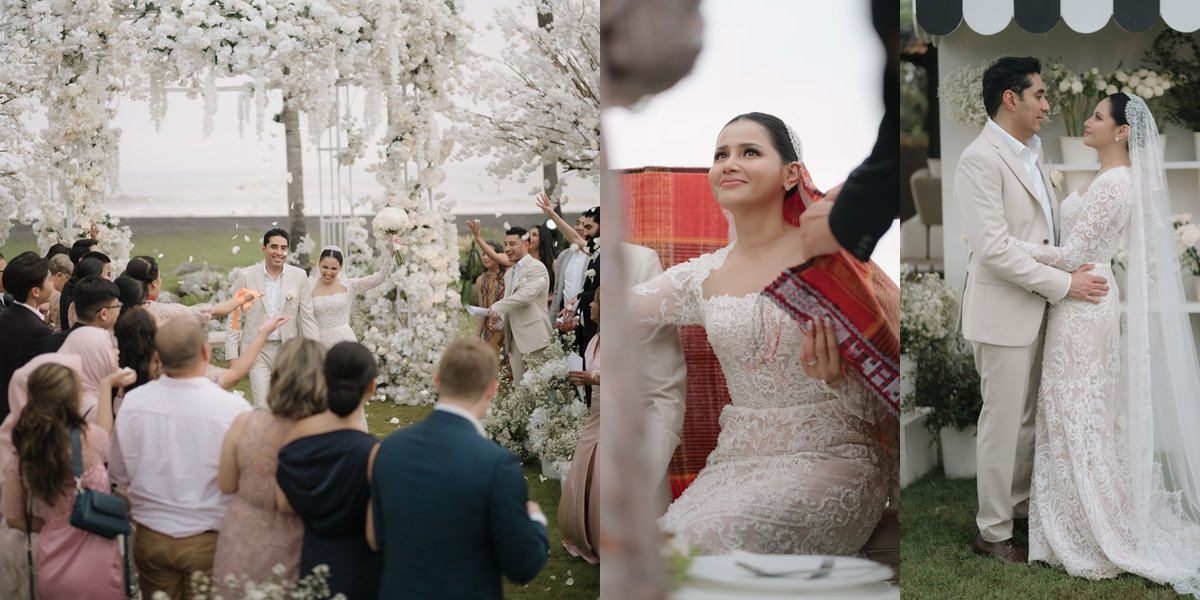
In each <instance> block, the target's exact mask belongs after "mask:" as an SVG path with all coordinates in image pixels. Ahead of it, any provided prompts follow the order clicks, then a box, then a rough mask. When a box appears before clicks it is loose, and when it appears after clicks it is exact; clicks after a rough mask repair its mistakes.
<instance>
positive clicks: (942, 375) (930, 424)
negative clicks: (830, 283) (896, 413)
mask: <svg viewBox="0 0 1200 600" xmlns="http://www.w3.org/2000/svg"><path fill="white" fill-rule="evenodd" d="M902 282H903V285H902V287H901V290H902V295H901V299H900V304H901V306H900V311H901V312H900V315H901V317H900V340H901V348H902V350H903V354H904V356H906V357H907V358H908V360H909V361H910V364H912V365H913V366H912V368H911V369H910V370H909V371H908V372H906V373H905V387H906V390H905V393H904V394H903V407H904V409H905V411H907V412H909V413H912V412H914V411H920V412H922V413H923V414H924V422H923V423H922V426H923V427H924V428H925V430H926V431H927V432H929V434H930V436H932V437H931V440H932V439H938V438H940V440H941V444H942V465H943V467H944V468H945V470H946V476H948V477H970V476H973V475H974V474H975V423H976V422H977V421H978V420H979V411H980V409H981V408H982V406H983V398H982V395H981V394H980V389H979V375H978V373H977V372H976V371H975V363H974V359H973V357H972V355H971V352H970V350H969V348H968V347H967V344H966V342H965V341H964V340H963V339H962V338H961V337H960V336H959V335H958V332H957V331H956V329H955V327H954V323H955V320H956V319H957V316H958V298H957V294H956V293H955V292H954V290H952V289H950V288H949V287H948V286H946V285H945V283H944V282H942V279H941V277H939V276H938V275H937V274H934V273H924V274H914V273H912V272H910V271H905V272H904V273H903V275H902ZM921 409H925V410H921Z"/></svg>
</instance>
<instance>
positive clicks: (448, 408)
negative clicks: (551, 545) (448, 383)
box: [433, 402, 548, 527]
mask: <svg viewBox="0 0 1200 600" xmlns="http://www.w3.org/2000/svg"><path fill="white" fill-rule="evenodd" d="M433 410H440V411H443V412H448V413H450V414H452V415H458V416H460V417H462V418H464V419H466V420H467V421H468V422H470V423H471V425H473V426H474V427H475V431H478V432H479V435H480V437H484V438H487V437H488V434H487V431H486V430H484V428H483V423H480V422H479V419H476V418H475V415H473V414H471V413H469V412H467V411H466V410H464V409H462V408H459V407H457V406H452V405H449V404H443V403H441V402H438V403H437V404H434V405H433ZM488 439H491V438H488ZM529 520H531V521H537V522H538V523H541V524H542V526H543V527H548V525H547V521H546V515H545V514H544V513H540V512H536V513H533V514H532V515H529Z"/></svg>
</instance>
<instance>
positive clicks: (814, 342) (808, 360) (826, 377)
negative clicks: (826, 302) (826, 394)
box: [800, 318, 845, 384]
mask: <svg viewBox="0 0 1200 600" xmlns="http://www.w3.org/2000/svg"><path fill="white" fill-rule="evenodd" d="M800 364H801V366H803V367H804V373H805V374H807V375H808V376H809V377H812V378H813V379H820V380H822V381H824V382H825V383H830V384H833V383H837V382H839V381H841V380H842V377H844V376H845V375H844V374H843V373H842V356H841V353H840V352H838V345H837V335H836V334H835V333H834V331H833V322H832V321H830V320H829V319H828V318H824V319H813V320H812V321H809V322H808V327H807V328H805V335H804V341H803V342H801V343H800Z"/></svg>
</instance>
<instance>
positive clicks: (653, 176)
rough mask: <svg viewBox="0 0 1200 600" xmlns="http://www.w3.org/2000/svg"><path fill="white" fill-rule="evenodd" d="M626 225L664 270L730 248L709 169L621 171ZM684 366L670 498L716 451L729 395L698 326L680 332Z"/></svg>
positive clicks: (630, 237) (631, 237) (629, 235)
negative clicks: (682, 407) (683, 406)
mask: <svg viewBox="0 0 1200 600" xmlns="http://www.w3.org/2000/svg"><path fill="white" fill-rule="evenodd" d="M621 182H622V185H623V187H624V190H625V198H626V199H627V201H626V204H625V206H626V215H625V222H626V224H627V226H628V232H627V234H626V239H627V240H629V241H630V242H633V243H635V244H640V245H642V246H646V247H648V248H653V249H654V250H655V251H656V252H658V256H659V258H660V259H662V261H663V268H664V269H666V268H670V267H671V266H673V265H676V264H679V263H681V262H685V261H687V260H689V259H692V258H695V257H697V256H700V255H701V254H704V253H707V252H713V251H715V250H718V249H720V248H722V247H724V246H725V245H726V244H727V243H729V225H728V223H727V221H726V220H725V216H724V215H723V214H722V213H721V209H720V207H718V206H717V202H716V200H714V199H713V197H712V190H711V189H710V188H709V186H708V169H705V168H678V167H645V168H642V169H631V170H626V171H622V172H621ZM679 341H680V343H681V344H682V345H683V353H684V359H685V360H686V361H687V369H688V382H687V383H688V384H687V400H686V402H687V410H686V411H685V412H684V422H683V435H682V441H681V442H680V444H679V448H678V449H677V450H676V451H675V457H674V458H673V459H672V460H671V466H670V476H671V491H672V493H673V494H674V497H676V498H678V497H679V494H681V493H683V490H684V489H686V488H687V486H688V485H690V484H691V483H692V481H693V480H694V479H695V478H696V475H697V474H698V473H699V472H700V469H701V468H703V467H704V462H705V461H706V460H707V459H708V455H709V454H710V453H711V452H712V451H713V448H716V446H717V434H718V433H719V432H720V425H719V424H718V422H717V419H718V417H719V416H720V414H721V409H722V408H723V407H724V406H725V405H726V404H729V391H728V390H727V388H726V386H725V376H724V375H723V374H722V373H721V365H720V363H718V362H717V357H716V355H714V354H713V351H712V347H711V346H709V344H708V339H707V337H706V334H705V331H704V328H703V327H700V326H695V325H691V326H686V327H680V328H679Z"/></svg>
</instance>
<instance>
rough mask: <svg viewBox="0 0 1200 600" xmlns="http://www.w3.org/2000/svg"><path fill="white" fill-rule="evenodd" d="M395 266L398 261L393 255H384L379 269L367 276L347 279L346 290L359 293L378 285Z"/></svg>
mask: <svg viewBox="0 0 1200 600" xmlns="http://www.w3.org/2000/svg"><path fill="white" fill-rule="evenodd" d="M395 266H396V261H395V259H393V258H392V255H390V254H387V255H384V257H383V264H382V265H381V266H380V267H379V270H378V271H375V272H374V273H372V274H370V275H367V276H366V277H355V278H353V279H347V280H346V282H345V285H346V291H348V292H350V293H351V294H357V293H359V292H365V291H367V290H369V289H371V288H373V287H376V286H378V285H379V284H381V283H383V282H384V281H385V280H386V279H387V276H388V275H390V274H391V273H392V269H393V268H394V267H395Z"/></svg>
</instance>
